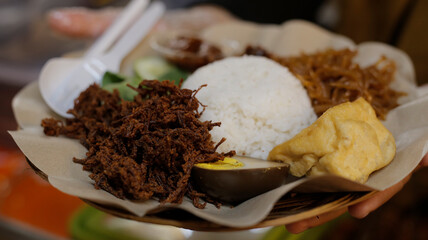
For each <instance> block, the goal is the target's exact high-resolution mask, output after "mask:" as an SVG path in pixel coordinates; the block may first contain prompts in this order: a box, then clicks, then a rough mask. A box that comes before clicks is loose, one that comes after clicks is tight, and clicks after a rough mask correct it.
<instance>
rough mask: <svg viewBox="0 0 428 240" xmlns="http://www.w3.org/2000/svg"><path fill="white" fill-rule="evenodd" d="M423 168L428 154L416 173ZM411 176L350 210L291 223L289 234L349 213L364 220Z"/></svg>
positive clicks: (288, 225)
mask: <svg viewBox="0 0 428 240" xmlns="http://www.w3.org/2000/svg"><path fill="white" fill-rule="evenodd" d="M421 167H428V153H427V154H426V155H425V156H424V157H423V158H422V160H421V162H420V163H419V165H418V167H417V168H416V169H415V171H416V170H417V169H419V168H421ZM411 175H412V174H409V175H408V176H407V177H405V178H404V179H403V180H401V181H400V182H398V183H397V184H395V185H393V186H392V187H390V188H388V189H386V190H384V191H381V192H377V193H375V194H374V195H373V196H372V197H371V198H369V199H367V200H364V201H362V202H359V203H357V204H355V205H352V206H349V207H348V208H343V209H339V210H336V211H332V212H327V213H324V214H321V215H319V216H316V217H312V218H308V219H305V220H302V221H298V222H295V223H290V224H287V225H286V226H285V227H286V228H287V230H288V231H289V232H291V233H295V234H297V233H300V232H303V231H305V230H307V229H309V228H312V227H316V226H319V225H322V224H324V223H326V222H329V221H331V220H333V219H335V218H337V217H339V216H340V215H342V214H343V213H345V212H347V211H348V212H349V214H350V215H351V216H353V217H355V218H359V219H361V218H364V217H366V216H367V215H368V214H369V213H371V212H372V211H374V210H376V209H377V208H379V207H380V206H382V205H383V204H384V203H385V202H387V201H388V200H389V199H391V198H392V197H393V196H394V195H395V194H396V193H398V192H399V191H400V190H401V189H402V188H403V186H404V185H405V184H406V183H407V182H408V181H409V180H410V177H411Z"/></svg>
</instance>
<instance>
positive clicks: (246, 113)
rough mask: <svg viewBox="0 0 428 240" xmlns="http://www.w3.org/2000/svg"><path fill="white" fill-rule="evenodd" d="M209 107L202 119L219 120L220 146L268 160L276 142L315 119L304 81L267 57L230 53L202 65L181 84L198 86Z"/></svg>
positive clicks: (216, 131) (217, 137)
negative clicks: (223, 138)
mask: <svg viewBox="0 0 428 240" xmlns="http://www.w3.org/2000/svg"><path fill="white" fill-rule="evenodd" d="M203 84H207V87H205V88H202V89H201V90H200V91H199V93H198V99H199V101H201V103H202V104H204V105H206V106H207V107H206V108H205V111H204V114H203V115H202V116H201V120H202V121H211V120H212V121H220V122H221V126H220V127H218V128H215V129H213V130H212V131H211V135H212V138H213V140H214V141H215V142H217V141H219V140H220V139H221V138H222V137H225V138H226V139H227V141H226V142H224V143H223V144H222V145H220V146H219V148H218V150H219V151H220V152H221V151H225V150H227V149H234V150H235V151H236V153H237V154H238V155H245V156H250V157H254V158H262V159H266V158H267V155H268V153H269V151H270V150H271V149H272V148H273V147H274V146H276V145H278V144H280V143H282V142H284V141H286V140H288V139H290V138H291V137H293V136H294V135H295V134H297V133H298V132H300V130H302V129H303V128H305V127H307V126H309V125H310V124H311V123H312V122H313V121H315V119H316V115H315V113H314V111H313V109H312V107H311V104H310V99H309V97H308V95H307V93H306V91H305V89H304V88H303V86H302V84H301V83H300V81H299V80H298V79H297V78H296V77H294V76H293V75H292V74H291V73H290V72H289V71H288V70H287V68H285V67H283V66H281V65H279V64H278V63H276V62H274V61H272V60H269V59H267V58H265V57H257V56H243V57H230V58H225V59H223V60H220V61H216V62H213V63H211V64H209V65H206V66H204V67H201V68H199V69H198V70H197V71H195V72H194V73H193V74H192V75H190V76H189V77H188V78H187V80H186V81H185V82H184V84H183V87H184V88H189V89H198V87H199V86H201V85H203Z"/></svg>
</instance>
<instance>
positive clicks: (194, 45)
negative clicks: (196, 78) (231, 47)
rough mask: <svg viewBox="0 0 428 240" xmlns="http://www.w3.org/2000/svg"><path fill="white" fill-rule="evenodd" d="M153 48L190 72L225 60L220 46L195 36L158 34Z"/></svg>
mask: <svg viewBox="0 0 428 240" xmlns="http://www.w3.org/2000/svg"><path fill="white" fill-rule="evenodd" d="M151 46H152V48H153V49H155V50H156V51H158V52H159V53H160V54H161V55H162V56H163V57H164V58H165V59H167V60H168V61H170V62H171V63H173V64H174V65H177V66H178V67H180V68H183V69H186V70H189V71H194V70H196V69H198V68H199V67H202V66H204V65H207V64H209V63H211V62H214V61H217V60H219V59H222V58H224V55H223V53H222V50H221V49H220V48H219V47H218V46H216V45H214V44H211V43H209V42H207V41H204V40H202V39H201V38H199V37H197V36H195V34H182V33H180V34H177V35H175V34H171V33H168V34H158V35H156V36H155V37H154V38H153V39H152V41H151Z"/></svg>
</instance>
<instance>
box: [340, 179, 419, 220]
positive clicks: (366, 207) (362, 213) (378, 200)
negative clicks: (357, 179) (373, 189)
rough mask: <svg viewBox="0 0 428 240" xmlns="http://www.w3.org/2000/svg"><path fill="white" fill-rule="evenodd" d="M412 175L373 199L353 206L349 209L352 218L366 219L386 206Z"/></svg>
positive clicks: (377, 194)
mask: <svg viewBox="0 0 428 240" xmlns="http://www.w3.org/2000/svg"><path fill="white" fill-rule="evenodd" d="M410 176H411V175H408V176H407V177H406V178H404V179H403V180H402V181H400V182H398V183H397V184H395V185H394V186H392V187H390V188H388V189H386V190H384V191H381V192H378V193H376V194H375V195H374V196H373V197H371V198H369V199H367V200H365V201H362V202H360V203H357V204H355V205H353V206H350V207H349V209H348V210H349V213H350V214H351V216H353V217H355V218H364V217H366V216H367V215H368V214H369V213H371V212H372V211H374V210H375V209H377V208H378V207H380V206H381V205H382V204H384V203H385V202H386V201H388V200H389V199H391V198H392V196H394V195H395V194H396V193H397V192H398V191H400V190H401V189H402V188H403V186H404V184H406V183H407V182H408V181H409V179H410Z"/></svg>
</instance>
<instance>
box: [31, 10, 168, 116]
mask: <svg viewBox="0 0 428 240" xmlns="http://www.w3.org/2000/svg"><path fill="white" fill-rule="evenodd" d="M164 11H165V6H164V4H162V3H161V2H154V3H152V4H151V5H150V6H149V8H148V9H147V10H146V11H145V12H144V14H143V15H142V16H141V17H140V18H139V19H137V20H136V21H135V23H134V24H133V25H132V26H131V27H130V28H129V29H128V30H127V31H126V33H125V34H124V35H123V36H122V37H121V38H120V39H119V40H118V41H117V42H116V43H115V44H114V45H113V47H112V48H111V50H110V51H108V52H107V53H105V54H98V55H97V54H93V55H92V54H90V55H86V56H85V58H84V59H82V60H80V61H78V60H75V61H70V64H71V65H74V66H73V67H74V69H73V71H72V72H71V73H70V74H67V73H65V72H62V71H63V70H64V69H65V68H67V66H66V65H65V64H63V65H62V66H59V69H55V68H54V67H50V66H49V62H48V63H46V64H45V66H46V67H44V68H43V69H42V72H41V74H40V77H39V87H40V92H41V94H42V96H43V98H44V100H45V102H46V103H47V104H48V106H49V107H50V108H51V109H52V110H53V111H54V112H56V113H58V114H59V115H61V116H63V117H72V115H70V114H68V113H67V111H68V110H69V109H71V108H72V107H73V104H74V99H76V98H77V97H78V96H79V94H80V93H81V92H82V91H83V90H84V89H86V88H87V87H88V86H89V85H91V84H92V83H100V82H101V79H102V76H103V75H104V73H105V72H106V71H107V70H108V71H112V72H118V71H119V67H120V63H121V61H122V60H123V58H124V57H125V56H126V55H127V54H128V53H129V52H130V51H131V50H132V49H133V48H135V47H136V45H137V44H138V43H139V42H140V41H141V39H143V37H144V36H146V34H147V33H148V32H149V31H150V30H151V29H152V28H153V25H154V24H156V22H157V21H158V20H159V18H160V17H161V16H162V15H163V13H164ZM61 73H62V74H61ZM64 73H65V76H64ZM55 78H58V79H55Z"/></svg>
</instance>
